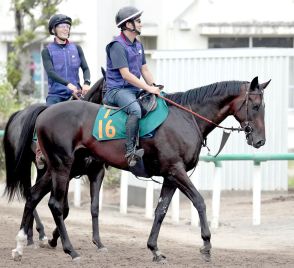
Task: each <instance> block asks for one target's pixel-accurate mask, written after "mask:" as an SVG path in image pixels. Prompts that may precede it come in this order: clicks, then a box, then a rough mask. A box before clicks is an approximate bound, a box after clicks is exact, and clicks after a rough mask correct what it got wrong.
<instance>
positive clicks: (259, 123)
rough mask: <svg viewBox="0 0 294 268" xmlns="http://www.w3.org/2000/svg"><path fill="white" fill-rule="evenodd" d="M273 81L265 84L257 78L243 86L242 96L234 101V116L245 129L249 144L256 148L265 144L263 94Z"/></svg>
mask: <svg viewBox="0 0 294 268" xmlns="http://www.w3.org/2000/svg"><path fill="white" fill-rule="evenodd" d="M270 81H271V80H269V81H268V82H265V83H263V84H259V83H258V77H255V78H254V79H253V80H252V81H251V83H246V84H243V85H242V88H241V90H240V95H239V96H238V97H237V98H236V99H234V101H233V105H232V108H233V114H234V116H235V118H236V119H237V120H238V121H239V123H240V124H241V127H242V128H243V130H244V132H245V135H246V139H247V143H248V144H249V145H252V146H253V147H255V148H259V147H261V146H263V145H264V144H265V126H264V108H265V105H264V99H263V92H264V89H265V88H266V87H267V85H268V84H269V82H270Z"/></svg>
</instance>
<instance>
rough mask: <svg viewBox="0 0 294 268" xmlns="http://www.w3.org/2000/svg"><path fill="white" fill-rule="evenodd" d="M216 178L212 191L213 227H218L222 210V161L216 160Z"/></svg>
mask: <svg viewBox="0 0 294 268" xmlns="http://www.w3.org/2000/svg"><path fill="white" fill-rule="evenodd" d="M214 165H215V169H214V178H213V192H212V219H211V228H218V225H219V210H220V193H221V167H222V164H221V162H220V161H215V162H214Z"/></svg>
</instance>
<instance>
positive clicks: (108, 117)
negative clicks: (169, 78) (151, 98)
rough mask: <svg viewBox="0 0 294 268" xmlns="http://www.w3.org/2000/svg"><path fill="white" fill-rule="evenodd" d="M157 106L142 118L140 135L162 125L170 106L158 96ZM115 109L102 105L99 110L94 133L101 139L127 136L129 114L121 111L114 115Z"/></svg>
mask: <svg viewBox="0 0 294 268" xmlns="http://www.w3.org/2000/svg"><path fill="white" fill-rule="evenodd" d="M156 101H157V107H156V109H155V110H154V111H152V112H149V113H148V114H147V116H145V117H144V118H142V119H140V121H139V125H140V131H139V132H140V133H139V134H140V137H143V136H145V135H147V134H149V133H150V132H152V131H153V130H154V129H156V128H157V127H158V126H160V125H161V124H162V123H163V122H164V120H165V119H166V118H167V116H168V107H167V105H166V103H165V101H164V100H163V99H160V98H156ZM114 112H115V110H112V109H109V108H105V107H104V106H102V107H101V108H100V110H99V111H98V114H97V116H96V120H95V123H94V126H93V132H92V135H93V136H94V137H95V138H96V139H97V140H99V141H105V140H114V139H125V138H126V127H125V125H126V121H127V117H128V116H127V114H126V113H125V112H124V111H119V112H117V113H116V114H114V115H112V113H114Z"/></svg>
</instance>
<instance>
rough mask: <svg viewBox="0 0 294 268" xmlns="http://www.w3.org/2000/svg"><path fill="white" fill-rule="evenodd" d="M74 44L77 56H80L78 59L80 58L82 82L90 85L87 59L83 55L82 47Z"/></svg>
mask: <svg viewBox="0 0 294 268" xmlns="http://www.w3.org/2000/svg"><path fill="white" fill-rule="evenodd" d="M76 46H77V49H78V52H79V56H80V59H81V68H82V70H83V78H84V84H86V85H90V83H91V82H90V81H91V75H90V69H89V67H88V64H87V61H86V58H85V55H84V51H83V49H82V48H81V46H80V45H76Z"/></svg>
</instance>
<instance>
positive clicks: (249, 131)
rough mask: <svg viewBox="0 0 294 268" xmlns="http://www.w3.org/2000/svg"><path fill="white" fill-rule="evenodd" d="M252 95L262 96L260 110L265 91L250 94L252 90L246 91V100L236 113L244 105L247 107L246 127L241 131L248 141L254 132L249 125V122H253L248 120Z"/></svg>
mask: <svg viewBox="0 0 294 268" xmlns="http://www.w3.org/2000/svg"><path fill="white" fill-rule="evenodd" d="M250 95H260V98H261V102H260V105H259V106H258V109H257V110H259V108H260V106H261V105H262V103H263V89H261V90H260V92H250V88H248V89H246V93H245V99H244V101H243V102H242V104H241V105H240V107H239V109H238V110H237V111H236V112H235V114H236V113H237V112H238V111H240V110H241V108H242V107H243V105H244V104H245V105H246V119H245V121H244V124H245V125H244V127H242V130H241V131H244V133H245V135H246V139H248V136H249V135H250V134H251V133H252V132H253V128H252V126H250V124H249V122H251V121H249V120H248V118H249V109H248V106H249V96H250ZM235 114H234V115H235Z"/></svg>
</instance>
